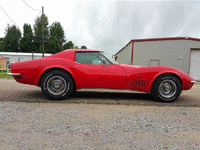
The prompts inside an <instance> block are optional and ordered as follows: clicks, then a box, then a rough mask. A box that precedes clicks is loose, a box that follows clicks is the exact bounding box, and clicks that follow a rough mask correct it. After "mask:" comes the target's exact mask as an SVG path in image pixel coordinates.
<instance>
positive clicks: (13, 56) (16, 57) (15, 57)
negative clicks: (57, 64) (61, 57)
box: [0, 52, 52, 68]
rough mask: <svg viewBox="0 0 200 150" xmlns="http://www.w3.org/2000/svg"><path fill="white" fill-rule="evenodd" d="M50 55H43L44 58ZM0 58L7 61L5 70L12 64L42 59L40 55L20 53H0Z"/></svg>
mask: <svg viewBox="0 0 200 150" xmlns="http://www.w3.org/2000/svg"><path fill="white" fill-rule="evenodd" d="M50 55H52V54H49V53H44V56H50ZM0 56H2V57H4V58H5V59H6V61H7V68H10V63H12V62H22V61H27V60H33V59H38V58H42V53H21V52H0Z"/></svg>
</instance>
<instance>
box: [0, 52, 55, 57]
mask: <svg viewBox="0 0 200 150" xmlns="http://www.w3.org/2000/svg"><path fill="white" fill-rule="evenodd" d="M0 55H11V56H13V55H14V56H20V55H21V56H32V55H34V56H42V53H21V52H0ZM44 55H45V56H50V55H52V54H51V53H44Z"/></svg>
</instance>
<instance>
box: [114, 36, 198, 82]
mask: <svg viewBox="0 0 200 150" xmlns="http://www.w3.org/2000/svg"><path fill="white" fill-rule="evenodd" d="M114 56H115V60H116V61H117V62H119V63H123V64H131V65H140V66H171V67H174V68H178V69H180V70H182V71H184V72H185V73H187V74H189V75H190V76H191V77H193V78H194V79H195V80H200V39H197V38H191V37H170V38H151V39H133V40H131V41H130V42H129V43H128V44H127V45H126V46H124V47H123V48H122V49H121V50H120V51H118V52H117V53H116V54H115V55H114Z"/></svg>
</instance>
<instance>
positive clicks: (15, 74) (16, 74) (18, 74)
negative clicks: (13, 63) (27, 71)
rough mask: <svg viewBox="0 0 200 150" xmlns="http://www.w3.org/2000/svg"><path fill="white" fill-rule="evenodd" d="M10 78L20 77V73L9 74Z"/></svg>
mask: <svg viewBox="0 0 200 150" xmlns="http://www.w3.org/2000/svg"><path fill="white" fill-rule="evenodd" d="M7 75H8V76H20V75H21V74H20V73H7Z"/></svg>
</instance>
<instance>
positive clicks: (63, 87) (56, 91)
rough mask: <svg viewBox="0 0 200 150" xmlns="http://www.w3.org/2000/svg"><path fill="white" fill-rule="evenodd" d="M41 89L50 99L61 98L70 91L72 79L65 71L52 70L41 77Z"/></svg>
mask: <svg viewBox="0 0 200 150" xmlns="http://www.w3.org/2000/svg"><path fill="white" fill-rule="evenodd" d="M41 90H42V93H43V94H44V95H45V96H46V97H48V98H49V99H51V100H62V99H65V98H67V97H68V96H69V95H70V94H71V93H72V91H73V80H72V79H71V77H70V76H69V75H68V74H67V73H66V72H64V71H61V70H53V71H50V72H48V73H47V74H46V75H45V76H44V77H43V78H42V82H41Z"/></svg>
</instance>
